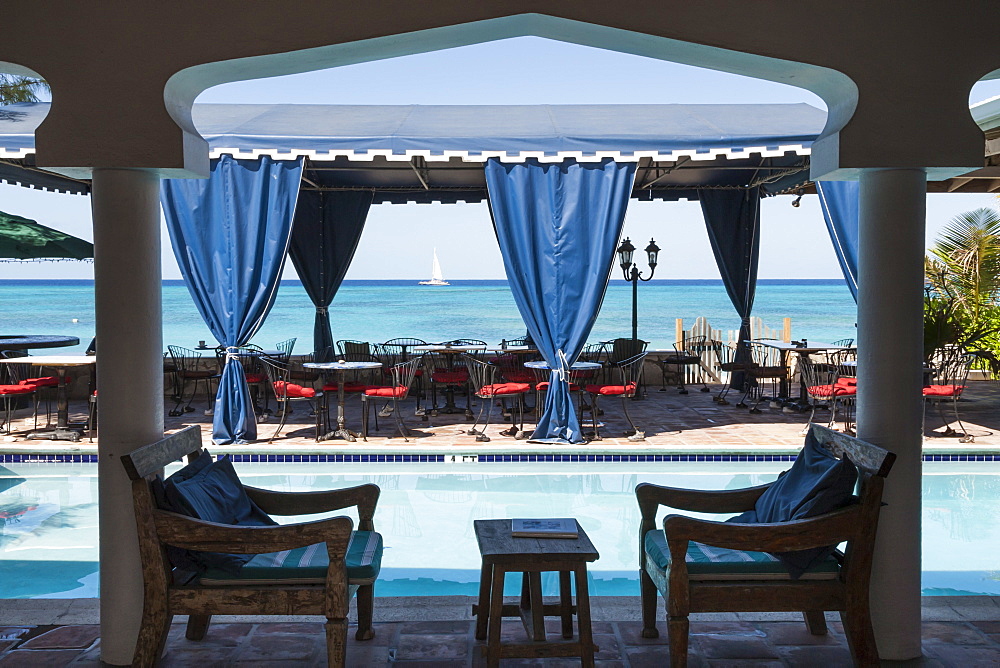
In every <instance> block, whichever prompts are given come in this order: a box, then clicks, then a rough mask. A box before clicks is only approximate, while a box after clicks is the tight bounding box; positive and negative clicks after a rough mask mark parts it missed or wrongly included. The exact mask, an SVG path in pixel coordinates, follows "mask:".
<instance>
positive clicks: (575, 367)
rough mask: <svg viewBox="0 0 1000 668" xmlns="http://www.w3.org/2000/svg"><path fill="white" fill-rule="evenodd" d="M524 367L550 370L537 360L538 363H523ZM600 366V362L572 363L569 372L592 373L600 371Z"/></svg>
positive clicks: (546, 364) (544, 363)
mask: <svg viewBox="0 0 1000 668" xmlns="http://www.w3.org/2000/svg"><path fill="white" fill-rule="evenodd" d="M524 366H526V367H528V368H529V369H542V370H545V369H551V368H552V367H550V366H549V363H548V362H546V361H545V360H539V361H538V362H525V363H524ZM601 366H602V365H601V363H600V362H573V364H572V366H570V368H569V369H570V371H593V370H595V369H600V368H601Z"/></svg>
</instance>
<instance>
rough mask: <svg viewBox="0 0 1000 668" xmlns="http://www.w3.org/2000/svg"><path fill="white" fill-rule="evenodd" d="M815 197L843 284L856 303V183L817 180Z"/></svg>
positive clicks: (858, 196) (858, 195)
mask: <svg viewBox="0 0 1000 668" xmlns="http://www.w3.org/2000/svg"><path fill="white" fill-rule="evenodd" d="M816 194H818V195H819V204H820V206H821V207H822V208H823V219H824V220H826V229H827V230H829V232H830V241H832V242H833V250H834V251H836V253H837V261H838V262H840V269H841V271H843V272H844V281H846V282H847V287H848V288H850V290H851V295H852V296H853V297H854V301H855V302H857V301H858V234H859V231H858V220H859V218H858V215H859V214H858V200H859V198H860V189H859V186H858V182H857V181H817V182H816Z"/></svg>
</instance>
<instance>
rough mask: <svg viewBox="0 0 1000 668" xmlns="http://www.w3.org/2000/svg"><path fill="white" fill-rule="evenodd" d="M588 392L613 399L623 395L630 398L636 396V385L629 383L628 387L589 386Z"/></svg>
mask: <svg viewBox="0 0 1000 668" xmlns="http://www.w3.org/2000/svg"><path fill="white" fill-rule="evenodd" d="M587 392H589V393H590V394H600V395H603V396H611V397H618V396H621V395H623V394H624V395H627V396H628V395H633V394H635V383H629V384H628V385H588V386H587Z"/></svg>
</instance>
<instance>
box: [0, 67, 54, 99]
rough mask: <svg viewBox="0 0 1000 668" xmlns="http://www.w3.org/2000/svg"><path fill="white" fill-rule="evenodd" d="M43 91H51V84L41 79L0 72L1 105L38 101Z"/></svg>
mask: <svg viewBox="0 0 1000 668" xmlns="http://www.w3.org/2000/svg"><path fill="white" fill-rule="evenodd" d="M41 91H49V84H48V83H46V82H45V81H43V80H41V79H33V78H31V77H21V76H16V75H14V74H0V105H3V104H15V103H17V102H38V101H39V100H40V98H39V97H38V93H39V92H41Z"/></svg>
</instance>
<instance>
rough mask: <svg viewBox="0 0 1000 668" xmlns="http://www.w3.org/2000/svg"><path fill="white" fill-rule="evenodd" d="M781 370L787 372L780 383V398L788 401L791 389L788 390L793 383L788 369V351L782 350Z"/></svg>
mask: <svg viewBox="0 0 1000 668" xmlns="http://www.w3.org/2000/svg"><path fill="white" fill-rule="evenodd" d="M781 368H782V369H784V370H785V374H784V375H783V376H782V377H781V379H780V380H779V381H778V396H779V397H781V398H782V399H788V398H789V388H788V386H789V384H790V383H791V380H790V379H789V375H790V374H789V371H790V369H789V367H788V351H787V350H782V351H781Z"/></svg>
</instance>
